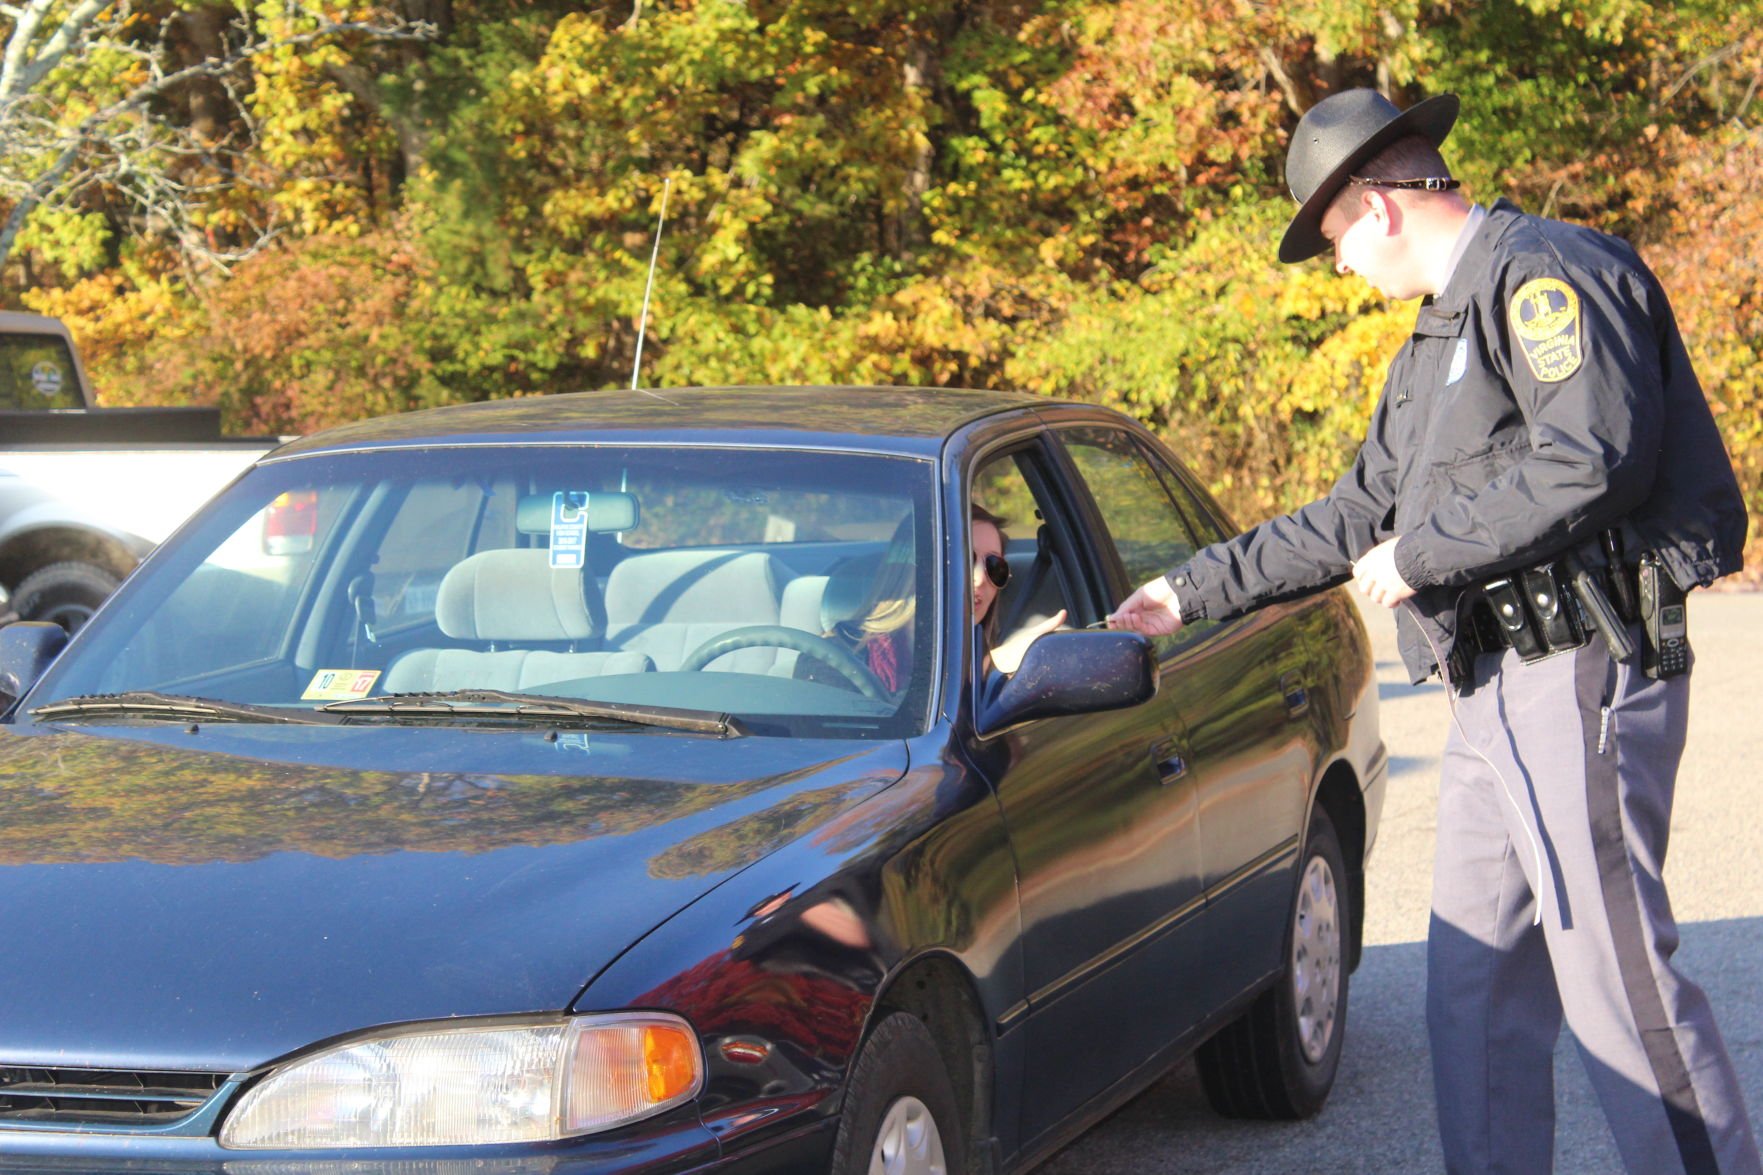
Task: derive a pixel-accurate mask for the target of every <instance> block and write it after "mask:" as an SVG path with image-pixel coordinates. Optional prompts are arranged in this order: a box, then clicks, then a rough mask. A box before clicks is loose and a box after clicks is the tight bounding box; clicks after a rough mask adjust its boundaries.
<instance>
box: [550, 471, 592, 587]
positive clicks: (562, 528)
mask: <svg viewBox="0 0 1763 1175" xmlns="http://www.w3.org/2000/svg"><path fill="white" fill-rule="evenodd" d="M587 560H588V494H587V491H586V490H558V491H557V492H556V493H554V494H552V495H551V566H552V567H555V568H564V569H568V570H576V569H579V568H580V567H581V566H582V565H583V564H584V563H586V562H587Z"/></svg>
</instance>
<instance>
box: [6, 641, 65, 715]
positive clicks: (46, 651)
mask: <svg viewBox="0 0 1763 1175" xmlns="http://www.w3.org/2000/svg"><path fill="white" fill-rule="evenodd" d="M65 644H67V629H65V628H63V627H61V625H59V624H56V623H54V622H52V621H47V620H21V621H19V622H18V623H16V624H8V625H7V626H6V627H5V628H0V708H4V707H10V706H11V705H12V703H14V702H16V701H17V700H18V699H19V698H22V697H24V695H25V691H27V690H29V689H30V688H31V687H32V686H33V685H35V684H37V678H39V677H41V676H43V670H45V669H47V668H49V663H50V662H52V661H54V660H55V658H56V657H58V656H59V655H60V654H61V648H62V646H63V645H65Z"/></svg>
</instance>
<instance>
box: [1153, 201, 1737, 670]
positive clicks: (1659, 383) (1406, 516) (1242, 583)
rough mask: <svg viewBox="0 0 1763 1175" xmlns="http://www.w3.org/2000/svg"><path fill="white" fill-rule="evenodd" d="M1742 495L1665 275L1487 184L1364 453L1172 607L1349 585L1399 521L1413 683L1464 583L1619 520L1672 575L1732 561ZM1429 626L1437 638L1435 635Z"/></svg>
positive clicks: (1594, 548)
mask: <svg viewBox="0 0 1763 1175" xmlns="http://www.w3.org/2000/svg"><path fill="white" fill-rule="evenodd" d="M1745 523H1746V520H1745V508H1744V501H1743V498H1742V497H1741V496H1740V494H1739V489H1738V483H1737V480H1736V479H1735V477H1734V476H1733V472H1732V464H1731V462H1730V461H1729V460H1728V458H1727V455H1726V450H1725V447H1724V446H1723V445H1722V443H1721V440H1720V435H1719V433H1718V431H1717V430H1716V429H1715V426H1714V419H1713V415H1712V414H1711V413H1710V411H1709V409H1708V403H1707V400H1706V399H1705V398H1704V397H1703V395H1702V389H1701V385H1700V384H1699V383H1698V382H1697V380H1696V376H1695V372H1694V371H1692V370H1691V368H1690V362H1689V356H1688V354H1687V353H1686V352H1685V350H1684V345H1683V339H1682V337H1681V336H1680V335H1679V333H1678V329H1677V322H1676V319H1675V317H1674V316H1673V315H1672V312H1671V307H1670V305H1669V304H1668V303H1667V301H1666V298H1665V293H1664V291H1663V290H1662V289H1661V288H1660V286H1659V283H1658V280H1657V279H1656V278H1655V277H1654V276H1653V274H1652V273H1651V271H1649V270H1648V269H1647V267H1646V266H1645V265H1644V264H1643V263H1642V262H1641V260H1640V258H1639V257H1638V256H1637V255H1636V254H1635V252H1634V250H1633V249H1632V248H1631V247H1630V246H1629V245H1628V244H1626V243H1625V242H1623V241H1621V240H1618V239H1617V238H1615V237H1610V236H1606V235H1604V234H1602V233H1597V232H1594V231H1592V230H1590V229H1586V228H1581V227H1578V226H1575V225H1569V224H1563V223H1561V222H1559V221H1553V220H1545V219H1543V218H1541V217H1536V216H1527V215H1525V214H1524V213H1523V212H1521V211H1519V209H1518V208H1517V207H1515V206H1514V205H1512V204H1511V203H1509V202H1507V201H1505V200H1501V201H1499V202H1498V203H1496V204H1495V205H1494V207H1493V208H1492V209H1491V210H1489V212H1488V215H1487V217H1486V218H1485V219H1484V220H1483V222H1482V223H1481V225H1480V227H1479V228H1478V229H1477V230H1476V233H1475V236H1474V238H1473V239H1472V240H1471V241H1470V242H1469V244H1468V247H1467V249H1466V251H1465V252H1464V254H1463V256H1462V258H1461V259H1460V260H1459V262H1458V264H1457V268H1456V270H1455V271H1454V273H1453V274H1452V276H1451V280H1450V283H1449V284H1448V286H1447V287H1446V289H1445V290H1444V292H1443V293H1442V294H1440V295H1438V296H1437V297H1436V298H1429V299H1427V300H1426V301H1425V302H1423V303H1422V305H1421V308H1420V312H1419V315H1418V317H1417V320H1416V322H1415V325H1414V334H1413V336H1412V337H1411V338H1410V339H1409V340H1408V342H1407V344H1406V345H1404V346H1403V348H1402V350H1401V352H1400V353H1399V354H1398V355H1397V356H1396V359H1395V361H1394V363H1392V364H1391V366H1390V372H1389V377H1388V379H1387V380H1386V381H1385V383H1384V389H1383V394H1382V396H1381V398H1380V399H1379V401H1378V404H1377V408H1376V410H1375V411H1374V412H1373V414H1372V418H1371V426H1370V429H1369V430H1368V432H1367V435H1366V438H1365V442H1364V444H1363V445H1362V446H1361V447H1360V449H1359V454H1358V457H1357V458H1356V459H1355V460H1354V462H1353V467H1352V469H1350V470H1349V471H1348V472H1347V474H1346V476H1344V477H1342V478H1341V479H1340V481H1338V482H1337V483H1335V485H1334V487H1333V488H1332V489H1331V490H1330V491H1329V492H1328V494H1327V496H1326V497H1323V498H1322V499H1320V500H1318V501H1316V502H1312V503H1311V504H1310V505H1308V506H1305V507H1303V508H1302V509H1300V510H1297V511H1296V512H1294V513H1291V514H1287V515H1284V516H1283V517H1280V518H1275V519H1272V520H1271V521H1268V522H1264V523H1262V524H1261V525H1259V526H1257V527H1255V528H1253V529H1252V530H1249V531H1248V532H1246V533H1244V534H1242V535H1239V536H1238V537H1237V538H1235V539H1232V540H1230V541H1228V542H1224V543H1218V544H1215V545H1213V546H1210V547H1207V548H1205V549H1204V550H1202V551H1200V552H1198V553H1197V554H1196V555H1195V556H1194V557H1193V559H1192V560H1190V561H1189V562H1187V563H1185V564H1183V565H1182V566H1180V567H1177V568H1174V569H1172V570H1171V571H1170V572H1169V576H1168V578H1169V581H1170V583H1171V585H1172V586H1173V587H1174V588H1175V590H1176V595H1177V598H1178V600H1179V601H1180V603H1181V608H1182V615H1183V618H1184V619H1187V620H1193V619H1197V618H1200V617H1211V618H1213V619H1217V620H1222V619H1226V618H1228V617H1231V616H1234V615H1236V614H1238V613H1241V612H1244V611H1247V610H1249V609H1251V608H1254V607H1256V606H1258V605H1261V604H1265V603H1268V602H1270V601H1273V600H1276V599H1283V598H1286V597H1290V596H1295V595H1301V594H1304V593H1306V592H1310V591H1314V590H1316V589H1318V588H1322V587H1327V586H1331V585H1333V584H1336V583H1340V582H1343V581H1344V580H1346V579H1347V578H1349V577H1350V575H1351V563H1352V561H1353V560H1355V559H1357V558H1358V557H1359V556H1360V555H1362V554H1364V553H1365V552H1366V551H1368V550H1370V549H1371V548H1372V547H1374V546H1376V545H1377V544H1378V543H1380V542H1382V541H1384V540H1386V539H1389V538H1392V537H1395V536H1401V541H1400V542H1399V543H1398V544H1397V546H1396V566H1397V570H1399V571H1400V572H1401V574H1402V578H1403V579H1405V580H1406V581H1407V582H1408V583H1409V585H1410V586H1412V587H1415V588H1417V589H1420V590H1419V593H1418V595H1417V596H1416V597H1415V600H1414V604H1415V609H1414V610H1415V612H1417V613H1418V614H1419V616H1420V623H1421V624H1422V625H1424V627H1425V629H1426V635H1424V636H1423V635H1422V633H1421V632H1420V631H1419V630H1418V629H1417V628H1416V626H1415V623H1414V619H1413V618H1412V617H1411V616H1410V615H1409V614H1408V612H1407V610H1406V609H1404V610H1402V612H1401V614H1400V615H1399V617H1398V626H1399V628H1400V634H1399V635H1400V644H1401V648H1402V658H1403V661H1404V662H1405V663H1406V665H1407V667H1408V670H1409V673H1410V675H1411V676H1412V678H1413V680H1414V681H1416V682H1418V681H1421V680H1424V679H1425V678H1426V677H1427V676H1429V675H1430V674H1431V673H1432V672H1433V671H1434V670H1435V669H1436V662H1435V657H1434V655H1433V651H1432V648H1433V646H1436V647H1437V649H1438V651H1439V653H1440V654H1441V655H1445V656H1448V655H1449V653H1450V649H1451V645H1452V641H1453V639H1454V635H1455V631H1456V627H1457V610H1458V606H1459V604H1460V602H1461V598H1462V594H1463V592H1462V589H1463V588H1464V587H1465V586H1466V585H1469V584H1472V583H1477V582H1480V581H1483V580H1485V579H1488V578H1489V577H1491V576H1494V575H1496V574H1497V573H1499V572H1502V571H1507V570H1510V569H1512V568H1515V567H1521V566H1529V565H1533V564H1536V563H1538V562H1541V561H1544V560H1546V559H1549V558H1551V557H1553V556H1556V555H1558V554H1560V553H1562V552H1564V551H1567V550H1569V549H1573V550H1576V551H1578V552H1580V553H1581V554H1582V557H1583V558H1584V559H1585V561H1586V562H1587V563H1588V564H1593V565H1601V564H1602V563H1603V561H1604V560H1603V555H1602V553H1601V551H1600V550H1599V547H1598V544H1597V541H1596V536H1597V533H1598V532H1599V531H1601V530H1604V529H1606V528H1608V527H1613V526H1620V527H1621V530H1622V532H1623V536H1624V539H1625V547H1626V550H1627V552H1628V556H1629V559H1630V560H1631V561H1632V560H1633V559H1634V558H1636V557H1637V556H1638V555H1639V553H1640V552H1642V551H1646V550H1656V551H1658V552H1660V554H1661V556H1662V557H1663V559H1664V561H1665V563H1666V566H1667V567H1668V568H1669V569H1670V572H1671V575H1672V578H1673V579H1675V580H1676V581H1677V582H1678V584H1679V585H1680V586H1682V587H1684V588H1685V589H1688V588H1690V587H1692V586H1694V585H1697V584H1707V583H1709V582H1710V581H1712V580H1713V579H1715V578H1716V577H1717V576H1720V575H1725V574H1729V573H1731V572H1733V571H1737V570H1738V569H1739V567H1740V565H1741V560H1742V556H1743V549H1744V540H1745ZM1427 636H1430V637H1431V644H1430V645H1429V643H1428V640H1427V639H1426V637H1427Z"/></svg>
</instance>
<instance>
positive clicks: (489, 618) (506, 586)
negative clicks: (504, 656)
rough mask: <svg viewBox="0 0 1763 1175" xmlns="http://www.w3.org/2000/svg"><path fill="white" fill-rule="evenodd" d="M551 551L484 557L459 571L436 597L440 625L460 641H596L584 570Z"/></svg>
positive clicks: (456, 566)
mask: <svg viewBox="0 0 1763 1175" xmlns="http://www.w3.org/2000/svg"><path fill="white" fill-rule="evenodd" d="M550 560H551V555H550V552H549V551H545V550H542V549H537V548H534V549H530V550H512V549H511V550H499V551H479V552H478V553H477V554H475V555H473V556H471V557H470V558H469V559H465V560H463V561H461V562H459V563H456V564H454V565H453V568H452V569H451V570H450V571H448V572H447V574H446V576H444V577H443V578H442V580H441V588H440V591H439V592H438V593H437V594H436V597H435V623H437V624H439V625H440V626H441V632H443V633H444V634H446V635H447V636H450V637H453V638H455V639H457V640H477V641H573V640H580V639H581V638H583V637H588V636H593V635H594V625H593V622H592V621H591V620H589V619H588V607H587V605H586V604H585V603H583V601H582V577H581V572H580V571H578V570H570V569H556V570H554V569H553V568H552V567H551V561H550Z"/></svg>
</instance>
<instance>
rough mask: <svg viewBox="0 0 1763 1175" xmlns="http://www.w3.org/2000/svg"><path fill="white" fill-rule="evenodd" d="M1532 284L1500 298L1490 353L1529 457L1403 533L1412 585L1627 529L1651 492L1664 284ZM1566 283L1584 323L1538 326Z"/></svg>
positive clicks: (1603, 279) (1525, 559)
mask: <svg viewBox="0 0 1763 1175" xmlns="http://www.w3.org/2000/svg"><path fill="white" fill-rule="evenodd" d="M1525 277H1526V278H1528V280H1524V278H1519V279H1514V280H1512V281H1510V282H1508V283H1507V287H1506V290H1505V291H1504V292H1503V293H1504V296H1503V301H1502V313H1501V314H1500V315H1499V316H1498V323H1499V327H1500V328H1503V330H1504V331H1505V335H1504V337H1503V338H1501V339H1500V340H1499V341H1500V343H1501V344H1502V345H1501V346H1497V347H1495V348H1494V349H1495V350H1496V351H1499V352H1502V354H1501V356H1500V361H1502V362H1503V365H1504V367H1503V370H1502V371H1501V374H1502V375H1503V376H1504V377H1505V379H1506V381H1507V384H1508V386H1509V387H1510V388H1511V389H1512V392H1513V396H1514V398H1515V399H1516V400H1517V403H1518V407H1519V409H1520V411H1522V412H1523V413H1524V416H1525V420H1526V422H1527V423H1528V425H1529V431H1530V444H1531V449H1530V452H1529V453H1528V454H1527V455H1525V456H1524V457H1523V458H1522V459H1520V460H1519V461H1518V462H1517V464H1515V465H1513V466H1512V467H1511V468H1509V469H1507V470H1506V471H1505V472H1503V473H1501V474H1500V475H1499V476H1498V477H1496V478H1494V479H1493V480H1492V481H1490V482H1488V483H1487V484H1486V485H1485V486H1481V487H1462V492H1460V493H1459V494H1457V495H1454V496H1452V497H1451V498H1449V499H1447V500H1446V502H1445V503H1444V504H1443V505H1442V506H1441V507H1440V508H1439V509H1438V510H1437V511H1435V512H1434V513H1433V515H1432V516H1431V517H1430V518H1428V519H1427V520H1426V521H1425V522H1424V523H1423V524H1421V525H1420V526H1418V527H1415V528H1413V529H1412V530H1410V531H1409V532H1407V533H1405V534H1404V535H1403V536H1402V539H1401V541H1400V542H1399V543H1398V544H1397V546H1396V569H1397V570H1398V571H1399V572H1400V573H1401V576H1402V578H1403V579H1404V580H1406V581H1407V582H1408V584H1409V585H1410V586H1412V587H1415V588H1425V587H1430V586H1433V585H1441V584H1442V585H1446V586H1455V585H1458V584H1464V583H1470V582H1473V581H1475V580H1478V579H1481V578H1484V577H1486V576H1488V575H1490V574H1493V573H1496V572H1498V571H1503V570H1506V569H1509V568H1511V567H1516V566H1523V565H1525V564H1530V563H1535V562H1539V561H1541V560H1543V559H1546V558H1548V557H1550V556H1552V555H1554V554H1557V553H1559V552H1560V551H1562V550H1564V549H1566V548H1568V547H1571V546H1574V545H1576V544H1578V543H1580V542H1583V541H1585V540H1587V539H1589V538H1592V537H1593V536H1595V535H1596V534H1597V532H1598V531H1600V530H1602V529H1604V528H1605V527H1608V526H1610V525H1612V524H1614V523H1615V522H1617V521H1619V520H1621V519H1622V518H1623V517H1624V516H1625V515H1627V514H1628V513H1629V512H1630V511H1632V510H1633V509H1635V507H1637V506H1639V505H1640V504H1641V503H1642V502H1644V501H1645V500H1646V498H1647V495H1648V493H1649V492H1650V491H1651V489H1652V486H1653V478H1654V474H1655V471H1656V470H1657V467H1658V453H1659V447H1660V440H1661V432H1662V428H1663V423H1662V415H1663V412H1662V406H1663V403H1664V378H1663V374H1662V372H1661V369H1660V357H1659V356H1660V347H1659V339H1658V334H1657V328H1656V327H1655V325H1654V322H1653V317H1652V315H1651V314H1650V313H1649V309H1648V304H1649V302H1651V301H1653V300H1655V299H1659V298H1662V297H1663V295H1662V293H1661V292H1660V291H1659V289H1658V286H1657V285H1656V284H1654V283H1652V282H1651V281H1650V280H1648V275H1647V274H1646V273H1645V271H1644V270H1641V269H1639V268H1638V267H1637V268H1636V269H1634V270H1630V271H1626V272H1616V273H1612V274H1609V275H1603V274H1591V275H1587V274H1585V273H1583V272H1577V271H1565V272H1558V273H1556V274H1541V275H1525ZM1550 283H1556V284H1553V285H1552V284H1550ZM1561 283H1564V284H1565V286H1566V288H1567V289H1569V290H1571V291H1572V293H1573V295H1574V299H1575V302H1576V305H1577V319H1562V320H1561V321H1560V322H1559V324H1555V323H1553V322H1551V321H1550V320H1548V319H1544V320H1542V324H1541V325H1540V326H1538V325H1535V322H1536V319H1535V315H1536V314H1537V313H1539V312H1540V311H1542V310H1546V309H1547V303H1544V302H1542V301H1541V300H1540V297H1541V296H1544V295H1548V294H1550V293H1551V291H1555V290H1557V289H1558V288H1559V286H1560V284H1561ZM1526 298H1531V299H1533V301H1532V302H1531V303H1530V304H1529V305H1528V306H1526V305H1523V304H1521V303H1522V301H1523V299H1526ZM1556 304H1557V305H1558V304H1559V302H1558V301H1557V303H1556ZM1526 315H1530V316H1532V322H1531V323H1528V324H1526V323H1524V322H1523V320H1524V317H1525V316H1526ZM1515 324H1520V325H1515ZM1527 327H1528V329H1526V328H1527ZM1551 331H1553V333H1549V332H1551ZM1538 336H1540V337H1538ZM1574 343H1577V350H1576V349H1575V347H1574V346H1573V345H1572V344H1574Z"/></svg>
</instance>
